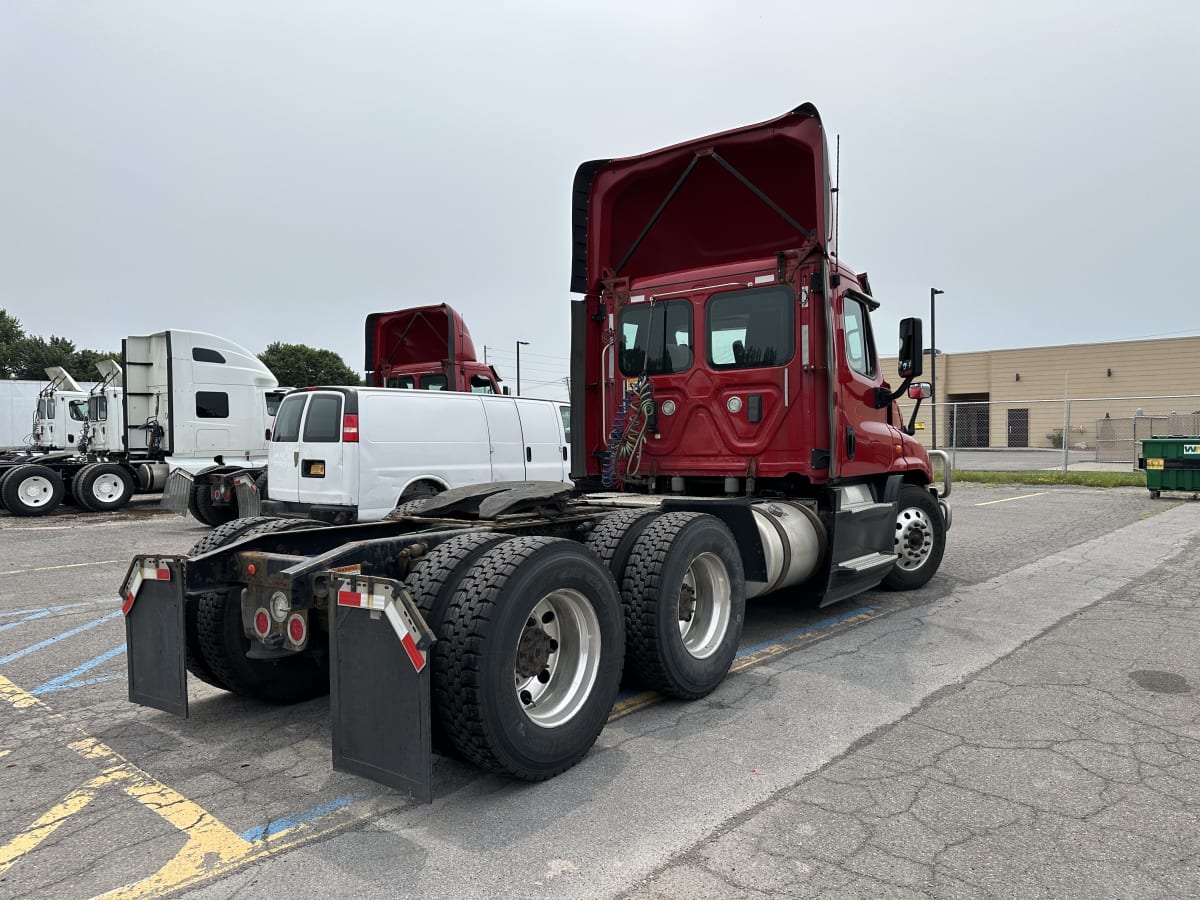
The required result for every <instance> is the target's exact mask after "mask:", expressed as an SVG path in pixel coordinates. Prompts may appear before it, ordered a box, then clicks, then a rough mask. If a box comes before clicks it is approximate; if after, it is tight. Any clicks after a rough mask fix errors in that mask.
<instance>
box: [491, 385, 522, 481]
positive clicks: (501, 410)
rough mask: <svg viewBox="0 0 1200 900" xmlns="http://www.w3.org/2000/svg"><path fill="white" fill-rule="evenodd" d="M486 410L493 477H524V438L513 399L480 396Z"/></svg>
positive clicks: (499, 478) (510, 479) (508, 478)
mask: <svg viewBox="0 0 1200 900" xmlns="http://www.w3.org/2000/svg"><path fill="white" fill-rule="evenodd" d="M480 400H482V401H483V408H484V411H485V413H486V414H487V427H488V444H489V450H490V456H491V459H492V481H524V480H525V442H524V439H523V436H522V434H521V418H520V415H519V413H518V412H517V404H516V401H514V400H510V399H508V398H507V397H497V398H496V399H494V400H493V399H490V398H488V397H481V398H480Z"/></svg>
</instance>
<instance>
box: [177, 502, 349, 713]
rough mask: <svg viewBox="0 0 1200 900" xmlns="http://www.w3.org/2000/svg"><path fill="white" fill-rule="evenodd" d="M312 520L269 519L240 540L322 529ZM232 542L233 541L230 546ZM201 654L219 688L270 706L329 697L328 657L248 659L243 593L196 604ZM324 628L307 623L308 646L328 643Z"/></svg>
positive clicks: (207, 597) (215, 595) (213, 595)
mask: <svg viewBox="0 0 1200 900" xmlns="http://www.w3.org/2000/svg"><path fill="white" fill-rule="evenodd" d="M323 524H324V523H322V522H314V521H311V520H308V519H268V520H267V521H265V522H261V523H259V524H257V525H255V526H253V527H251V528H249V529H247V530H245V531H243V532H242V533H241V534H240V535H238V537H252V536H254V535H258V534H274V533H277V532H281V531H299V530H302V529H308V528H319V527H321V526H322V525H323ZM232 540H233V539H231V541H232ZM196 625H197V629H196V633H197V636H198V637H199V643H200V651H201V654H202V655H203V658H204V662H205V663H206V664H207V665H208V669H209V671H210V672H211V673H212V674H213V676H214V677H215V678H216V679H217V680H218V681H219V682H220V685H219V686H222V687H224V688H225V689H226V690H229V691H232V692H233V693H235V694H241V695H242V696H245V697H253V698H254V699H256V700H262V701H265V702H267V703H278V704H287V703H299V702H301V701H303V700H311V699H312V698H314V697H320V696H321V695H322V694H327V693H329V655H328V654H327V653H304V654H297V655H294V656H288V657H285V658H283V659H272V660H263V659H247V657H246V651H247V650H249V649H250V638H248V637H246V635H245V632H243V630H242V604H241V589H240V588H237V587H234V588H230V589H228V590H224V591H210V592H208V593H205V594H201V595H200V596H199V597H198V598H197V604H196ZM322 631H323V629H322V628H321V627H320V624H319V622H318V621H317V620H316V619H315V618H310V619H309V642H310V643H312V642H314V641H315V642H318V646H319V645H320V644H319V642H320V641H322V640H324V636H323V635H322V634H321V632H322Z"/></svg>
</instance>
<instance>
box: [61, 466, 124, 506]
mask: <svg viewBox="0 0 1200 900" xmlns="http://www.w3.org/2000/svg"><path fill="white" fill-rule="evenodd" d="M133 492H134V481H133V476H131V475H130V474H129V471H128V470H127V469H126V468H125V467H124V466H118V465H116V464H115V463H92V464H91V465H88V466H84V467H83V468H82V469H80V470H79V471H78V472H76V473H75V477H74V478H73V479H72V480H71V494H72V496H73V497H74V498H75V502H76V503H78V504H79V506H81V507H83V508H84V509H90V510H91V511H92V512H110V511H112V510H117V509H120V508H121V507H123V506H125V505H127V504H128V503H129V500H130V498H132V497H133Z"/></svg>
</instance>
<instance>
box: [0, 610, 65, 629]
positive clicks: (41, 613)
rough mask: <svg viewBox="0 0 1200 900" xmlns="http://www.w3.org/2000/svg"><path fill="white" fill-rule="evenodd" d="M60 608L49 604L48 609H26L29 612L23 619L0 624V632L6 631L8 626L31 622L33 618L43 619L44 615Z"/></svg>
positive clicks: (14, 626) (13, 626)
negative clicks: (34, 610) (33, 610)
mask: <svg viewBox="0 0 1200 900" xmlns="http://www.w3.org/2000/svg"><path fill="white" fill-rule="evenodd" d="M60 609H62V607H61V606H51V607H50V608H49V609H39V610H37V611H36V612H32V611H29V610H26V611H27V612H29V615H27V616H26V617H25V618H23V619H17V621H15V622H5V623H4V624H3V625H0V632H2V631H8V629H10V628H16V627H17V626H18V625H23V624H24V623H26V622H32V621H33V620H34V619H44V618H46V616H48V615H50V614H52V613H54V612H57V611H58V610H60Z"/></svg>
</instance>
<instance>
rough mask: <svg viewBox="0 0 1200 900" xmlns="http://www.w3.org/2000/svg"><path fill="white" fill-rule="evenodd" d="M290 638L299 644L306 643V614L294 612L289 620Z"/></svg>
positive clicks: (288, 630)
mask: <svg viewBox="0 0 1200 900" xmlns="http://www.w3.org/2000/svg"><path fill="white" fill-rule="evenodd" d="M287 633H288V640H290V641H291V642H292V643H293V644H296V645H297V646H299V645H301V644H303V643H304V641H305V639H306V638H307V637H308V623H307V622H305V621H304V616H302V615H300V614H299V613H292V615H291V617H290V618H289V619H288V622H287Z"/></svg>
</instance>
